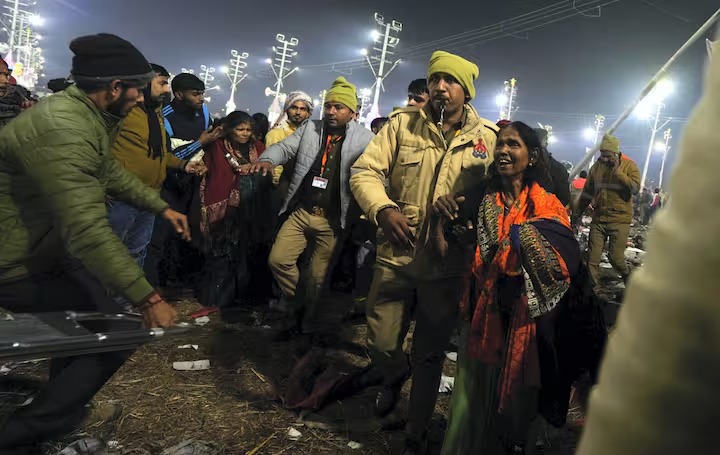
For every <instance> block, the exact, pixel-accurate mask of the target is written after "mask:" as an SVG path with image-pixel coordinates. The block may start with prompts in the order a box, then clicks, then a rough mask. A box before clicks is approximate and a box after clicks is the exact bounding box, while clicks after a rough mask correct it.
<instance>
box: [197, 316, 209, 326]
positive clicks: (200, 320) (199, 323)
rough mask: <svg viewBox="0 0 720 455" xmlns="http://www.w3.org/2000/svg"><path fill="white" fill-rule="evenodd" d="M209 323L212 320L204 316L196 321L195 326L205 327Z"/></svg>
mask: <svg viewBox="0 0 720 455" xmlns="http://www.w3.org/2000/svg"><path fill="white" fill-rule="evenodd" d="M209 322H210V318H209V317H207V316H202V317H199V318H197V319H195V325H200V326H203V325H205V324H207V323H209Z"/></svg>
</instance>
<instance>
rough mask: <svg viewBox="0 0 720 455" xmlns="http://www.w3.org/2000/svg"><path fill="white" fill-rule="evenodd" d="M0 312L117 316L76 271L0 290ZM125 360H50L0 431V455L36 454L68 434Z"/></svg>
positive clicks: (118, 356) (118, 325)
mask: <svg viewBox="0 0 720 455" xmlns="http://www.w3.org/2000/svg"><path fill="white" fill-rule="evenodd" d="M0 307H3V308H5V309H7V310H10V311H12V312H15V313H42V312H53V311H64V310H74V311H91V312H92V311H99V312H103V313H118V312H122V308H121V307H120V306H119V305H118V304H117V303H115V302H114V301H113V300H112V298H110V297H109V294H108V293H107V291H106V290H105V289H104V288H103V286H102V285H101V284H100V283H99V282H98V281H97V279H95V277H94V276H93V275H91V274H90V273H89V272H88V271H87V270H85V269H84V268H82V267H81V266H77V265H76V266H73V267H71V268H70V269H65V270H62V271H58V272H56V273H50V274H45V275H43V276H41V277H33V278H27V279H24V280H21V281H15V282H13V283H2V284H0ZM126 324H127V323H122V322H103V323H101V324H98V326H97V327H93V329H96V330H98V331H99V330H103V331H105V330H113V329H122V328H128V327H127V325H126ZM131 355H132V351H120V352H110V353H103V354H90V355H83V356H78V357H67V358H56V359H52V360H51V362H50V376H49V381H48V383H47V384H46V385H45V387H44V388H43V390H41V391H40V393H39V394H38V395H37V397H36V398H35V399H34V400H33V401H32V403H30V404H29V405H27V406H23V407H21V408H19V409H17V410H16V411H15V413H14V414H13V415H11V416H10V417H9V419H8V420H7V422H6V423H5V425H4V426H3V427H2V428H0V455H10V454H12V455H24V454H35V453H39V452H37V445H38V444H39V443H41V442H45V441H48V440H51V439H54V438H58V437H61V436H63V435H65V434H68V433H70V432H72V431H73V430H74V429H75V428H77V426H78V425H79V424H80V423H81V422H82V420H83V419H84V418H85V416H86V413H87V408H86V405H87V404H88V403H89V402H90V400H91V399H92V398H93V397H94V396H95V394H96V393H97V392H98V391H99V390H100V389H101V388H102V387H103V385H105V383H106V382H107V381H108V380H109V379H110V378H111V377H112V376H113V374H115V372H116V371H117V370H118V369H119V368H120V367H121V366H122V365H123V364H124V363H125V361H126V360H127V359H128V358H130V356H131Z"/></svg>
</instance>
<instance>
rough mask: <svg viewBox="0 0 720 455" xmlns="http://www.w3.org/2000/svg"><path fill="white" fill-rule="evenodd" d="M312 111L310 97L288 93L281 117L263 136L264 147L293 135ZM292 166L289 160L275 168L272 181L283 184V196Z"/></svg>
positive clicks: (290, 176)
mask: <svg viewBox="0 0 720 455" xmlns="http://www.w3.org/2000/svg"><path fill="white" fill-rule="evenodd" d="M313 109H315V104H314V103H313V100H312V98H310V95H308V94H307V93H305V92H301V91H297V92H290V94H289V95H288V96H287V98H286V99H285V106H284V107H283V115H282V116H281V117H280V118H279V119H278V121H277V122H276V123H275V125H273V128H272V129H271V130H270V132H268V134H267V136H265V146H266V147H270V146H271V145H273V144H277V143H278V142H280V141H282V140H284V139H285V138H286V137H288V136H290V135H291V134H292V133H294V132H295V130H297V129H298V128H300V125H302V123H303V122H304V121H305V120H307V119H309V118H310V117H312V113H313ZM294 166H295V160H291V161H290V162H288V163H287V164H286V165H285V166H277V167H276V168H275V171H274V176H273V179H274V181H275V184H278V183H279V182H280V181H282V182H283V185H281V188H282V189H281V194H282V195H283V196H285V194H286V193H287V188H288V186H289V185H290V179H291V178H292V174H293V168H294ZM283 173H285V177H284V178H283V177H282V175H283Z"/></svg>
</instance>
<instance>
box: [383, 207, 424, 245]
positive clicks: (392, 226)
mask: <svg viewBox="0 0 720 455" xmlns="http://www.w3.org/2000/svg"><path fill="white" fill-rule="evenodd" d="M377 222H378V226H380V228H381V229H382V230H383V232H384V233H385V236H386V237H387V239H388V240H389V241H390V243H392V244H393V245H395V246H397V247H399V248H404V249H406V250H410V249H414V248H415V236H414V235H413V233H412V231H411V230H410V222H409V220H408V219H407V217H406V216H405V215H403V214H402V213H400V212H399V211H398V210H397V209H395V208H392V207H390V208H386V209H383V210H382V211H380V213H378V215H377Z"/></svg>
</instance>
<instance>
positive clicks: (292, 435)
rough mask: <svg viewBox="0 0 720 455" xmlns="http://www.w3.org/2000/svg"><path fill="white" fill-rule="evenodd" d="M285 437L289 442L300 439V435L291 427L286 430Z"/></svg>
mask: <svg viewBox="0 0 720 455" xmlns="http://www.w3.org/2000/svg"><path fill="white" fill-rule="evenodd" d="M287 435H288V438H290V440H291V441H297V440H298V439H300V438H301V437H302V433H300V432H299V431H297V430H296V429H295V428H293V427H290V428H288V431H287Z"/></svg>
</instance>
